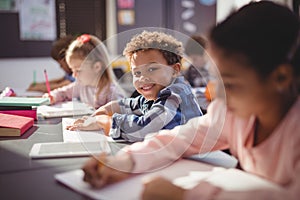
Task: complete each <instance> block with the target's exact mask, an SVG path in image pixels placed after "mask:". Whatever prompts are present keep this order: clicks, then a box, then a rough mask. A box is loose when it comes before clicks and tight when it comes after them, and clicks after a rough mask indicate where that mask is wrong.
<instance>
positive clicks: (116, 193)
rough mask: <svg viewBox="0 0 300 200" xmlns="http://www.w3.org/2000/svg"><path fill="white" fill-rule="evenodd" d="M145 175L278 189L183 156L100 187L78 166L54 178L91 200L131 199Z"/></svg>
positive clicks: (190, 183)
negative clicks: (181, 158) (91, 182)
mask: <svg viewBox="0 0 300 200" xmlns="http://www.w3.org/2000/svg"><path fill="white" fill-rule="evenodd" d="M149 176H163V177H165V178H167V179H169V180H172V181H173V183H174V184H176V185H178V186H180V187H183V188H186V189H190V188H193V187H194V186H196V185H197V184H198V183H199V182H200V181H203V180H205V181H207V182H210V183H212V184H214V185H217V186H219V187H221V188H223V189H224V190H252V189H262V188H272V189H279V186H277V185H275V184H273V183H271V182H269V181H267V180H264V179H261V178H259V177H257V176H254V175H251V174H248V173H245V172H242V171H240V170H237V169H225V168H220V167H213V166H211V165H207V164H204V163H200V162H195V161H190V160H185V159H183V160H179V161H177V162H175V163H173V164H172V165H170V166H168V167H166V168H164V169H162V170H159V171H155V172H152V173H147V174H141V175H137V176H134V177H132V178H130V179H128V180H125V181H122V182H119V183H115V184H112V185H110V186H107V187H104V188H102V189H93V188H91V186H90V185H88V184H87V183H85V182H83V180H82V178H83V171H82V170H79V169H78V170H74V171H69V172H65V173H59V174H56V175H55V179H56V180H57V181H58V182H60V183H62V184H64V185H66V186H67V187H69V188H71V189H72V190H74V191H76V192H79V193H81V194H83V195H85V196H88V197H90V198H92V199H101V200H106V199H107V200H110V199H122V200H135V199H140V195H141V192H142V190H143V180H144V179H146V178H147V177H149Z"/></svg>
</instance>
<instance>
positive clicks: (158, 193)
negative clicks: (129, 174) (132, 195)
mask: <svg viewBox="0 0 300 200" xmlns="http://www.w3.org/2000/svg"><path fill="white" fill-rule="evenodd" d="M184 192H185V190H184V189H182V188H181V187H178V186H176V185H174V184H172V183H171V182H170V181H168V180H166V179H164V178H162V177H153V178H150V179H149V180H147V181H145V183H144V191H143V193H142V199H143V200H153V199H155V200H165V199H172V200H182V199H183V194H184Z"/></svg>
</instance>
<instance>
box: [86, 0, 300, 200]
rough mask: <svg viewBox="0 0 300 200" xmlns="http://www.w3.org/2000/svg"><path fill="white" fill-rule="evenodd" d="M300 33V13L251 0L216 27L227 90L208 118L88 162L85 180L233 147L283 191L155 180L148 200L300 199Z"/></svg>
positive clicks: (102, 180) (213, 46)
mask: <svg viewBox="0 0 300 200" xmlns="http://www.w3.org/2000/svg"><path fill="white" fill-rule="evenodd" d="M299 30H300V27H299V19H298V17H297V16H296V15H295V14H294V13H293V12H291V11H290V10H289V9H288V8H286V7H283V6H281V5H277V4H275V3H273V2H269V1H260V2H255V3H250V4H248V5H246V6H244V7H242V8H241V9H240V10H239V11H237V12H235V13H232V14H231V15H230V16H229V17H228V18H227V19H226V20H225V21H223V22H222V23H220V24H218V25H217V26H216V27H215V28H213V29H212V31H211V33H210V38H209V40H210V47H209V51H208V52H209V53H210V55H211V56H212V58H213V60H214V61H215V63H216V66H217V67H218V69H219V72H220V75H221V77H222V79H223V82H224V86H225V90H224V92H225V94H226V95H224V94H223V95H221V96H218V98H217V99H215V100H214V101H213V102H212V103H211V104H210V106H209V109H208V113H207V114H206V115H204V116H203V117H200V118H194V119H191V120H190V121H189V122H188V123H187V124H185V125H183V126H177V127H176V128H174V129H172V130H163V131H160V132H158V133H156V135H155V136H153V137H152V138H149V139H148V140H145V141H144V142H139V143H135V144H132V145H130V146H128V147H125V148H124V149H123V150H121V151H119V152H118V154H117V155H116V156H105V155H103V154H102V155H101V156H100V157H99V158H98V159H95V158H93V159H91V160H90V161H88V162H87V163H86V165H85V166H84V167H83V170H84V171H85V176H84V180H85V181H87V182H89V183H90V184H91V185H93V186H94V187H103V186H105V185H107V184H110V183H113V182H117V181H120V180H123V179H125V178H127V177H129V172H131V173H136V172H138V173H141V172H146V171H149V170H154V169H158V168H161V167H164V166H166V165H168V164H170V162H173V161H175V160H177V159H179V158H181V157H188V156H190V155H192V154H196V153H204V152H207V151H214V150H219V149H225V148H228V147H229V148H230V150H231V153H232V154H233V155H234V156H236V157H237V158H238V159H239V162H240V165H241V167H242V168H243V170H245V171H246V172H249V173H253V174H256V175H257V176H261V177H263V178H266V179H268V180H269V181H272V182H274V183H276V184H278V185H280V186H281V187H282V188H281V189H279V190H276V189H255V190H250V191H225V190H222V189H221V188H218V187H216V186H214V185H212V184H210V183H207V182H201V183H199V185H198V186H196V187H194V188H193V189H191V190H184V189H182V188H180V187H177V186H175V185H173V184H172V183H171V182H170V181H168V180H165V179H163V178H160V177H156V178H153V179H152V180H150V181H149V182H147V183H145V188H144V192H143V194H142V199H144V200H148V199H186V200H188V199H233V200H234V199H239V200H240V199H256V200H259V199H261V200H262V199H273V200H274V199H293V200H296V199H299V196H300V157H299V155H300V134H299V131H300V124H299V118H300V97H299V96H298V88H297V87H298V86H297V78H299V69H300V68H299V66H300V47H299V39H300V38H299ZM225 97H226V98H225ZM99 162H102V164H101V165H99ZM108 163H109V164H108ZM105 164H108V165H107V166H106V165H105ZM97 166H98V167H97ZM120 167H122V168H120Z"/></svg>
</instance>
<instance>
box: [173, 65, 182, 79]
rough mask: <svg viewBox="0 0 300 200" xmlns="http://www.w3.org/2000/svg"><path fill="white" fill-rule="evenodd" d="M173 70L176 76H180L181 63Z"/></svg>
mask: <svg viewBox="0 0 300 200" xmlns="http://www.w3.org/2000/svg"><path fill="white" fill-rule="evenodd" d="M173 69H174V75H175V76H177V75H179V73H180V69H181V64H180V63H176V64H174V65H173Z"/></svg>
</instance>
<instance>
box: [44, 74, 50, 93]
mask: <svg viewBox="0 0 300 200" xmlns="http://www.w3.org/2000/svg"><path fill="white" fill-rule="evenodd" d="M44 74H45V79H46V87H47V91H48V94H49V96H50V84H49V80H48V75H47V71H46V70H45V69H44Z"/></svg>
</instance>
